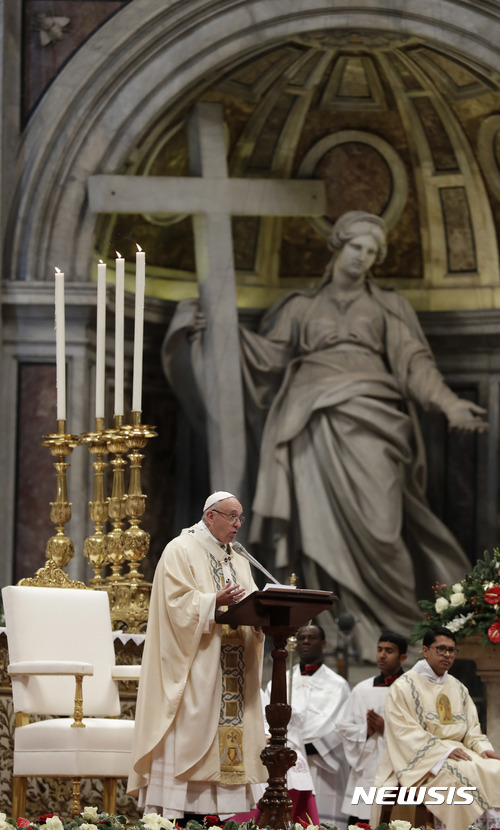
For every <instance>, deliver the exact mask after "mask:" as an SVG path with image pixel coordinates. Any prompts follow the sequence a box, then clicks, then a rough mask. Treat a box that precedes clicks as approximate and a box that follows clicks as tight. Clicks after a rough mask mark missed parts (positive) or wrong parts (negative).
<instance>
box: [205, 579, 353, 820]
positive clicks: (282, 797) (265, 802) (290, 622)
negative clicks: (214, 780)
mask: <svg viewBox="0 0 500 830" xmlns="http://www.w3.org/2000/svg"><path fill="white" fill-rule="evenodd" d="M336 599H337V597H335V596H334V595H333V594H332V593H331V592H330V591H309V590H305V589H301V588H296V589H292V588H269V589H268V590H267V591H254V592H253V594H249V595H248V596H247V597H245V599H243V600H242V601H241V602H239V603H237V605H232V606H231V607H230V608H228V610H227V611H224V612H223V613H221V614H218V615H217V616H216V622H218V623H227V624H228V625H233V626H237V625H252V626H255V627H260V628H262V630H263V631H264V633H265V634H268V635H269V636H270V637H272V639H273V650H272V652H271V657H272V659H273V671H272V680H271V703H270V704H269V705H268V706H266V718H267V722H268V724H269V730H270V733H271V738H270V741H269V744H268V745H267V746H266V747H265V748H264V749H263V750H262V752H261V755H260V757H261V759H262V763H263V764H264V765H265V766H266V767H267V772H268V779H267V787H266V791H265V793H264V795H263V796H262V798H261V799H260V801H259V804H258V807H259V809H260V818H259V827H266V826H267V825H270V826H271V827H273V828H276V830H284V828H286V827H288V825H289V824H290V822H291V821H292V802H291V800H290V798H289V797H288V790H287V786H286V774H287V771H288V770H289V769H290V767H292V766H293V765H294V763H295V761H296V760H297V753H296V752H295V751H294V750H293V749H291V748H290V747H287V745H286V736H287V726H288V722H289V720H290V716H291V714H292V709H291V707H290V706H289V705H288V704H287V688H286V659H287V650H286V645H287V640H288V638H289V637H291V636H293V634H295V633H296V632H297V630H298V629H299V628H300V626H301V625H303V624H304V623H306V622H307V621H308V620H311V619H312V618H313V617H315V616H316V615H317V614H319V613H320V611H325V610H327V609H328V608H331V606H332V605H333V603H334V602H335V600H336Z"/></svg>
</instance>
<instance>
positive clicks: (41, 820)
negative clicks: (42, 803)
mask: <svg viewBox="0 0 500 830" xmlns="http://www.w3.org/2000/svg"><path fill="white" fill-rule="evenodd" d="M48 818H61V816H60V815H59V813H44V814H43V816H39V818H37V820H36V823H37V824H45V823H46V822H47V819H48Z"/></svg>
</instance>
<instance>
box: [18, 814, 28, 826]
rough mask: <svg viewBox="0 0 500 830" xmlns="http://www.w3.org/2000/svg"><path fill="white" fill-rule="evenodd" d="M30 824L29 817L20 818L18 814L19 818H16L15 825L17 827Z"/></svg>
mask: <svg viewBox="0 0 500 830" xmlns="http://www.w3.org/2000/svg"><path fill="white" fill-rule="evenodd" d="M30 824H31V821H30V820H29V818H22V816H19V818H18V820H17V826H18V827H29V826H30Z"/></svg>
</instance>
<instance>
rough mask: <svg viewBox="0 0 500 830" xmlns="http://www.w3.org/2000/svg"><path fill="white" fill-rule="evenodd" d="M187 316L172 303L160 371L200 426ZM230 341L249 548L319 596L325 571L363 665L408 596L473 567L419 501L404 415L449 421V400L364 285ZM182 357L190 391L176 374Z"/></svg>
mask: <svg viewBox="0 0 500 830" xmlns="http://www.w3.org/2000/svg"><path fill="white" fill-rule="evenodd" d="M195 310H196V306H195V304H193V303H192V302H188V303H185V304H182V303H181V304H179V312H178V313H177V314H176V316H175V318H174V320H173V323H172V325H171V328H170V331H169V332H168V333H167V338H166V344H165V352H164V366H165V370H166V372H167V376H168V377H169V378H170V379H171V382H172V384H173V386H174V389H175V390H176V392H177V394H179V395H180V396H181V398H183V399H184V402H185V406H186V407H187V409H188V411H191V412H192V413H193V418H195V419H198V420H199V417H200V412H201V403H200V401H201V400H202V397H203V391H202V390H203V377H204V371H205V369H204V365H203V354H202V343H201V341H200V338H199V337H198V338H197V337H195V338H194V339H193V340H192V342H191V343H189V341H188V338H187V337H186V332H187V331H188V330H189V326H190V325H191V324H192V323H193V320H194V316H195ZM240 342H241V365H242V375H243V381H244V388H245V396H246V416H247V422H248V426H249V435H250V436H251V437H252V438H253V439H254V442H255V443H256V444H257V445H258V444H260V461H259V467H258V476H257V482H256V489H255V498H254V501H253V518H252V526H251V531H250V542H251V543H252V544H256V545H259V550H258V551H256V552H257V554H258V555H260V556H261V557H263V558H265V559H266V560H267V563H268V565H269V566H270V567H271V568H272V567H273V566H274V567H279V566H282V565H283V566H287V567H288V569H290V566H291V567H292V568H293V569H295V568H299V569H300V564H301V562H302V564H303V567H302V570H303V571H304V574H305V577H306V583H307V587H310V588H313V587H315V588H318V587H326V583H325V579H324V575H322V572H321V571H324V572H326V574H328V575H329V577H330V578H331V579H332V580H334V581H335V588H336V589H338V591H339V593H340V598H341V606H340V607H341V609H342V610H348V611H350V612H351V613H352V614H353V615H354V617H355V619H356V620H357V626H356V634H357V643H358V646H360V647H361V650H362V656H363V657H365V658H366V659H371V656H372V654H373V652H374V650H375V648H376V640H377V634H378V629H380V628H381V627H390V628H392V629H394V630H396V631H403V632H408V631H409V630H411V628H412V626H413V624H414V623H415V622H416V621H417V620H418V619H419V618H420V615H419V612H418V609H417V602H416V601H417V597H418V598H420V597H422V596H425V595H427V594H428V591H429V589H430V586H431V585H432V584H433V583H434V582H436V580H438V581H440V582H446V583H449V582H450V581H453V580H459V579H460V578H461V577H462V576H463V574H464V573H465V572H466V571H467V570H468V569H469V562H468V560H467V557H466V556H465V554H464V553H463V551H462V550H461V548H460V547H459V545H458V543H457V542H456V540H455V539H454V537H453V536H452V534H451V533H450V532H449V531H448V529H447V528H446V527H445V526H444V525H443V524H442V522H441V521H440V520H439V519H438V518H437V517H436V516H435V515H434V514H433V513H432V511H431V510H430V508H429V506H428V504H427V501H426V496H425V463H424V459H423V448H422V440H421V435H420V432H419V429H418V424H417V419H416V416H415V409H414V402H417V403H418V404H420V405H421V406H422V407H423V408H425V409H436V410H441V411H446V408H447V407H448V408H449V407H450V406H452V405H453V403H455V402H456V400H457V397H456V395H455V394H454V393H453V392H452V391H451V390H450V389H449V388H448V387H447V386H446V384H445V383H444V380H443V378H442V376H441V374H440V373H439V371H438V369H437V367H436V365H435V361H434V359H433V356H432V353H431V350H430V348H429V346H428V344H427V341H426V339H425V337H424V335H423V332H422V330H421V328H420V325H419V323H418V320H417V317H416V315H415V313H414V312H413V310H412V309H411V307H410V305H409V304H408V302H407V301H406V300H405V299H404V298H403V297H401V296H400V295H398V294H397V293H395V292H393V291H388V290H383V289H381V288H379V287H378V286H377V285H375V284H374V283H373V281H371V280H368V281H367V283H366V288H365V290H363V291H362V292H361V293H360V294H359V295H358V296H357V297H356V298H355V299H354V301H353V302H341V301H339V300H336V299H335V296H334V294H333V292H332V285H331V283H326V284H325V285H324V286H323V287H322V288H321V289H320V290H319V291H316V292H315V293H311V292H309V293H306V292H296V293H295V294H292V295H290V296H289V297H288V298H285V299H284V300H282V301H280V302H279V303H277V304H276V305H275V306H274V307H273V308H272V309H271V310H270V311H269V312H268V313H267V314H266V315H265V317H264V319H263V323H262V326H261V333H255V332H253V331H250V330H248V329H245V328H243V327H241V328H240ZM182 350H184V353H185V354H186V352H187V351H188V350H189V351H190V355H189V357H190V365H191V371H192V372H193V374H192V379H193V384H191V385H190V384H188V383H187V382H186V377H187V375H186V372H185V371H184V373H183V374H180V373H179V370H176V368H175V366H176V361H175V360H174V359H173V356H174V353H175V352H177V357H179V355H180V353H181V352H182ZM181 363H182V361H179V362H177V365H180V364H181ZM185 365H186V366H187V363H186V364H185ZM182 377H184V383H182V380H181V379H182ZM193 387H196V389H195V388H193ZM196 390H198V392H199V394H197V392H196ZM263 422H264V427H263V432H262V423H263ZM273 555H275V557H276V558H275V561H274V562H273V561H272V558H271V557H272V556H273ZM310 563H314V564H313V567H312V568H311V567H310ZM318 566H319V568H320V569H321V570H320V571H319V572H318V570H317V568H318ZM417 578H418V582H417ZM314 580H316V582H315V583H314ZM329 587H330V586H329Z"/></svg>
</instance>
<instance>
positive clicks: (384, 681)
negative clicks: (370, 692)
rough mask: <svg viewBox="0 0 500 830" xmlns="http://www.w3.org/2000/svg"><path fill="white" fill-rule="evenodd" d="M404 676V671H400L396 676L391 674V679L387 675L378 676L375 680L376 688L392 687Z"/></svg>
mask: <svg viewBox="0 0 500 830" xmlns="http://www.w3.org/2000/svg"><path fill="white" fill-rule="evenodd" d="M402 674H403V669H401V668H400V669H399V671H398V672H396V674H391V675H390V676H389V677H388V676H387V675H386V674H378V675H377V677H374V678H373V685H374V686H392V684H393V683H394V681H395V680H397V679H398V677H401V675H402Z"/></svg>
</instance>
